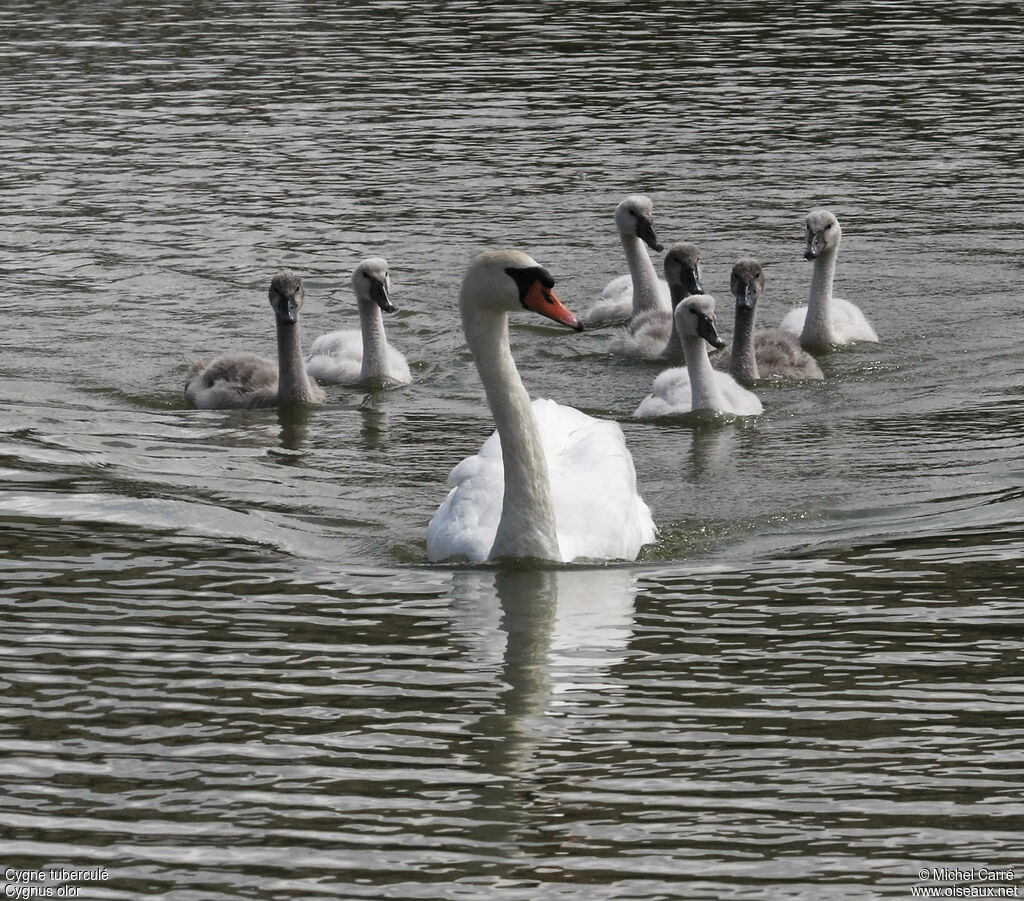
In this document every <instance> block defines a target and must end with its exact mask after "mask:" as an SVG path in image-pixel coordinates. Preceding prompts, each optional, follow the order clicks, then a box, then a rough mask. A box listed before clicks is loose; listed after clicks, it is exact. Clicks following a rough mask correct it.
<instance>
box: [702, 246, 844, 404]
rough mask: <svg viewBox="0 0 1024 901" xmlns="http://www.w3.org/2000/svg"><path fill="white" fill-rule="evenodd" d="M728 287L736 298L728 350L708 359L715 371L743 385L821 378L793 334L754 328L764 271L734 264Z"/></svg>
mask: <svg viewBox="0 0 1024 901" xmlns="http://www.w3.org/2000/svg"><path fill="white" fill-rule="evenodd" d="M730 288H731V289H732V294H733V297H735V298H736V320H735V326H734V329H733V334H732V348H731V350H730V349H729V348H726V349H725V350H723V351H722V352H721V353H717V354H715V355H714V356H713V357H712V358H711V365H712V366H714V367H715V369H720V370H722V371H723V372H728V373H729V375H731V376H732V377H733V378H734V379H736V381H737V382H739V383H740V384H741V385H747V386H749V385H752V384H753V383H754V382H756V381H757V380H758V379H821V378H824V375H822V372H821V367H819V366H818V362H817V360H815V359H814V357H812V356H811V355H810V354H809V353H807V351H806V350H804V349H803V348H802V347H801V346H800V339H799V338H797V337H796V336H795V335H793V334H791V333H790V332H784V331H783V330H782V329H778V328H772V329H756V328H755V325H754V324H755V321H756V319H757V302H758V300H760V298H761V292H762V291H764V269H762V268H761V264H760V263H759V262H757V260H739V261H737V263H736V265H734V266H733V267H732V276H731V277H730Z"/></svg>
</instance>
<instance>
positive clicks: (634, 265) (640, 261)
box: [619, 232, 660, 316]
mask: <svg viewBox="0 0 1024 901" xmlns="http://www.w3.org/2000/svg"><path fill="white" fill-rule="evenodd" d="M619 236H620V237H621V238H622V248H623V250H625V252H626V262H627V264H628V265H629V276H630V278H631V279H632V280H633V315H634V316H636V315H637V314H638V313H643V312H644V311H645V310H657V309H659V308H660V305H659V303H658V273H657V272H655V271H654V264H653V263H652V262H651V258H650V257H649V256H648V255H647V251H646V250H645V249H644V242H643V241H641V240H640V239H639V238H638V237H637V236H636V235H628V234H625V233H624V232H620V233H619Z"/></svg>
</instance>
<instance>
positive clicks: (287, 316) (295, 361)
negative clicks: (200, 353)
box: [185, 269, 324, 410]
mask: <svg viewBox="0 0 1024 901" xmlns="http://www.w3.org/2000/svg"><path fill="white" fill-rule="evenodd" d="M269 294H270V305H271V306H272V307H273V308H274V317H275V319H276V321H277V363H275V362H274V361H273V360H268V359H265V358H264V357H260V356H257V355H256V354H252V353H245V352H237V353H228V354H224V355H223V356H221V357H218V358H217V359H216V360H214V361H213V362H212V363H209V364H206V363H194V364H192V367H191V368H190V369H189V373H188V381H187V382H186V384H185V399H186V400H187V401H188V402H189V404H191V405H192V406H193V407H199V408H200V409H208V410H210V409H229V408H248V407H273V406H276V405H277V404H279V403H319V402H320V401H322V400H323V399H324V392H323V391H322V390H321V389H320V387H319V386H318V385H317V384H316V383H315V382H313V381H311V380H310V378H309V376H308V375H306V370H305V369H304V368H303V365H302V344H301V341H300V340H299V310H300V309H301V308H302V303H303V301H304V299H305V297H306V289H305V288H304V287H303V284H302V279H301V278H299V276H298V275H296V274H295V273H294V272H291V271H290V270H287V269H285V270H283V271H281V272H279V273H278V274H277V275H275V276H274V278H273V281H271V283H270V292H269Z"/></svg>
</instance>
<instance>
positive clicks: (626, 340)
mask: <svg viewBox="0 0 1024 901" xmlns="http://www.w3.org/2000/svg"><path fill="white" fill-rule="evenodd" d="M673 252H674V256H675V259H676V260H677V261H678V263H679V267H680V271H679V282H680V286H681V288H682V291H681V292H679V296H678V298H676V297H674V296H673V295H672V293H671V291H670V292H669V297H670V302H671V304H672V308H671V309H668V310H662V309H657V310H645V311H644V312H642V313H638V314H637V315H636V316H634V317H633V319H632V321H631V322H630V323H629V325H627V326H625V327H624V328H621V329H619V330H618V331H617V332H616V333H615V335H613V336H612V340H611V344H610V348H611V351H612V353H619V354H624V355H626V356H629V357H641V358H643V359H646V360H653V359H658V358H665V359H668V360H679V359H681V358H682V356H683V345H682V343H681V342H680V340H679V332H678V331H677V330H676V325H675V317H674V316H673V315H672V309H674V308H675V306H676V304H677V303H678V302H679V300H682V299H684V298H686V297H689V296H690V295H691V294H703V293H704V287H703V286H702V285H701V282H700V251H699V250H697V248H696V247H695V246H694V245H693V244H687V243H685V242H682V241H680V242H679V243H678V244H674V245H673ZM664 284H665V287H666V288H667V287H668V283H667V282H664Z"/></svg>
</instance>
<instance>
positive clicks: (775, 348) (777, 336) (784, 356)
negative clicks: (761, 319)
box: [754, 328, 825, 379]
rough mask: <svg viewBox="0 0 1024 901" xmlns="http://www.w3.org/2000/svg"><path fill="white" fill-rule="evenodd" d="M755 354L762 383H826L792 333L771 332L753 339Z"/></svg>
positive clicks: (813, 360)
mask: <svg viewBox="0 0 1024 901" xmlns="http://www.w3.org/2000/svg"><path fill="white" fill-rule="evenodd" d="M754 354H755V356H756V357H757V368H758V371H759V372H760V375H761V378H763V379H823V378H824V377H825V376H824V373H822V371H821V367H820V366H819V365H818V361H817V360H815V359H814V357H812V356H811V355H810V354H809V353H807V351H806V350H804V349H803V347H802V346H801V345H800V339H799V338H797V337H796V335H793V334H791V333H790V332H786V331H783V330H782V329H778V328H772V329H765V330H764V331H759V332H758V333H757V334H756V335H755V336H754Z"/></svg>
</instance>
